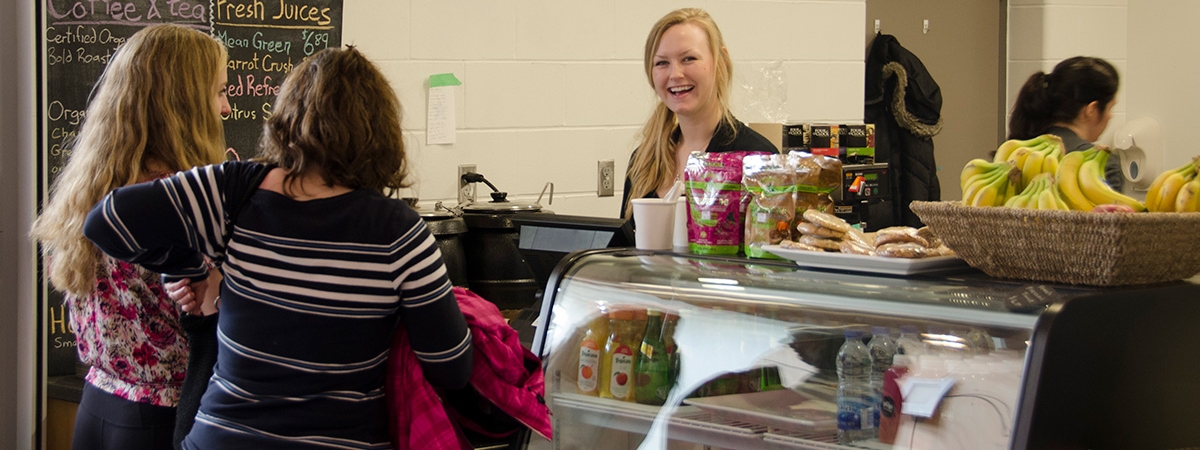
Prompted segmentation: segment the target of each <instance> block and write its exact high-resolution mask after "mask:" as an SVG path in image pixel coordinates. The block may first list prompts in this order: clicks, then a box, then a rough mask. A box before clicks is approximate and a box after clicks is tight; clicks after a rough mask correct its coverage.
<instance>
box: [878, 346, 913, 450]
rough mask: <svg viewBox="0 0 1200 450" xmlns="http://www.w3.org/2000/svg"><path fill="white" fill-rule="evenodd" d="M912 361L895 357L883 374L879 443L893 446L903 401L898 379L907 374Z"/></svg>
mask: <svg viewBox="0 0 1200 450" xmlns="http://www.w3.org/2000/svg"><path fill="white" fill-rule="evenodd" d="M913 362H914V361H913V360H912V357H911V356H908V355H896V356H895V357H894V358H893V359H892V367H890V368H888V370H887V372H884V374H883V388H882V398H881V399H880V400H879V442H880V443H883V444H894V443H895V442H896V432H897V430H899V428H900V411H901V408H902V407H903V403H904V399H903V398H902V396H901V395H900V382H899V380H900V378H902V377H904V375H905V374H907V373H908V368H909V366H911V365H912V363H913Z"/></svg>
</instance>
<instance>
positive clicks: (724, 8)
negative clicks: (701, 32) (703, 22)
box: [708, 1, 866, 62]
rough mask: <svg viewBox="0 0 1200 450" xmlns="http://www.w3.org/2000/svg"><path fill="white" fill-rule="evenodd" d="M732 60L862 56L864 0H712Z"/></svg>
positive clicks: (851, 58) (850, 58)
mask: <svg viewBox="0 0 1200 450" xmlns="http://www.w3.org/2000/svg"><path fill="white" fill-rule="evenodd" d="M708 11H709V13H710V14H712V16H713V19H715V20H716V21H717V24H718V26H720V27H721V34H723V35H724V37H725V44H726V46H727V47H728V48H729V54H730V56H731V57H732V58H733V59H734V60H758V61H762V60H767V61H772V60H801V61H860V62H861V61H862V60H863V52H864V50H863V49H864V48H865V47H866V38H865V37H864V33H863V22H864V21H863V20H862V18H863V17H865V15H866V5H865V3H848V2H841V3H824V2H821V3H818V2H802V3H801V2H796V3H780V2H751V1H713V2H710V3H709V9H708Z"/></svg>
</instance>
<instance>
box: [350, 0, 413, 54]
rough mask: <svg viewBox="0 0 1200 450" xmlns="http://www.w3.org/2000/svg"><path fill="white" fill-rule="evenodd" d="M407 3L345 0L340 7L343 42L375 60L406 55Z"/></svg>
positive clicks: (407, 36) (400, 1) (407, 30)
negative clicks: (346, 0)
mask: <svg viewBox="0 0 1200 450" xmlns="http://www.w3.org/2000/svg"><path fill="white" fill-rule="evenodd" d="M409 3H410V0H395V1H386V2H372V3H367V2H362V1H351V2H346V3H345V4H344V6H343V10H342V12H343V16H342V23H343V26H342V43H343V44H352V45H357V46H358V49H359V51H361V52H363V54H364V55H367V57H368V58H371V59H373V60H375V61H383V60H393V59H407V58H408V57H409V43H410V42H409V34H408V33H409V31H410V29H411V28H410V27H408V26H407V24H408V23H409V22H411V17H410V15H409V11H410V9H409ZM349 24H353V26H349ZM396 24H405V26H396Z"/></svg>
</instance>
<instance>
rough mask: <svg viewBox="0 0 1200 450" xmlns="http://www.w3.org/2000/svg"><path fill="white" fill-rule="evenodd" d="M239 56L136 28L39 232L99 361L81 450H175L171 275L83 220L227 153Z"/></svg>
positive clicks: (89, 388) (74, 318) (84, 353)
mask: <svg viewBox="0 0 1200 450" xmlns="http://www.w3.org/2000/svg"><path fill="white" fill-rule="evenodd" d="M227 58H228V54H227V53H226V50H225V47H224V46H222V45H221V44H220V43H219V42H218V41H217V40H216V39H214V38H212V37H211V36H209V35H207V34H205V33H203V32H200V31H197V30H195V29H191V28H188V27H184V26H180V25H153V26H149V27H146V28H144V29H142V30H140V31H138V32H137V33H134V34H133V36H131V37H130V38H129V40H128V41H126V42H125V43H123V44H122V45H121V46H120V47H119V48H118V50H117V52H116V54H115V55H114V56H113V58H112V59H111V60H110V61H109V63H108V66H107V68H106V69H105V71H104V73H103V74H102V75H101V76H100V79H99V81H98V82H97V84H96V88H95V98H94V99H93V100H92V101H91V103H90V104H89V105H88V108H87V113H86V116H85V119H84V122H83V125H82V126H81V128H80V130H79V133H78V135H77V136H76V138H75V140H74V142H73V143H72V144H71V146H70V148H71V157H70V159H69V161H68V162H67V164H66V166H65V167H64V169H63V172H62V173H61V174H60V175H59V176H58V178H57V179H56V180H55V182H54V185H53V186H52V187H51V192H50V200H49V202H48V203H46V205H45V206H44V208H43V209H42V213H41V216H40V217H39V218H38V219H37V221H36V222H35V223H34V226H33V229H32V231H31V233H30V235H31V237H33V238H34V239H36V240H37V241H39V242H40V243H41V245H42V251H43V253H44V255H45V256H46V258H47V266H48V272H49V277H50V281H51V283H53V285H54V287H55V288H57V289H58V290H60V291H62V292H63V293H64V294H65V298H66V305H67V308H68V311H69V313H70V320H71V325H72V327H73V329H74V331H75V334H76V338H77V343H78V347H77V349H78V352H79V357H80V359H81V360H82V361H83V362H84V363H87V364H88V365H90V366H91V369H90V370H89V371H88V374H87V377H86V381H87V384H86V386H85V387H84V392H83V397H82V400H81V401H80V405H79V410H78V413H77V415H76V421H75V432H74V437H73V439H74V443H73V448H75V449H76V450H79V449H130V448H140V449H169V448H172V445H171V437H172V433H173V431H174V423H175V406H176V402H177V401H178V399H179V393H180V388H181V385H182V382H183V379H184V372H185V368H186V367H187V361H188V344H187V339H186V337H185V335H184V332H183V330H182V328H181V325H180V321H179V313H178V311H177V308H176V307H175V304H174V302H172V301H171V300H170V299H169V298H168V297H167V295H166V293H165V292H164V289H163V285H162V282H161V280H160V277H159V274H157V273H152V272H150V271H147V270H145V269H143V268H141V267H138V266H136V265H133V264H129V263H126V262H120V261H117V260H115V259H113V258H110V257H108V256H105V255H104V254H102V253H101V252H100V250H98V249H97V248H96V247H95V246H94V245H93V244H92V243H91V242H90V241H88V239H87V238H85V237H84V235H83V224H84V219H85V218H86V217H87V214H88V212H89V211H90V210H91V209H92V207H93V206H95V205H96V203H98V202H99V201H100V199H102V198H103V197H104V196H105V195H106V194H108V193H109V192H110V191H112V190H113V189H116V188H118V187H121V186H128V185H132V184H135V183H138V182H142V181H147V180H153V179H156V178H160V177H163V176H166V175H169V174H173V173H175V172H177V171H180V170H186V169H190V168H192V167H195V166H201V165H207V164H213V163H218V162H220V161H222V160H223V155H224V146H225V134H224V128H223V125H222V123H221V116H222V115H226V114H229V102H228V100H227V99H226V97H225V84H226V79H227V78H226V72H225V65H226V61H227ZM142 213H143V214H146V215H155V214H167V213H168V212H167V211H143V212H142Z"/></svg>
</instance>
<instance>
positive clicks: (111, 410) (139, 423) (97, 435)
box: [71, 383, 175, 450]
mask: <svg viewBox="0 0 1200 450" xmlns="http://www.w3.org/2000/svg"><path fill="white" fill-rule="evenodd" d="M174 431H175V408H172V407H169V406H154V405H151V404H149V403H138V402H132V401H129V400H125V399H123V398H120V397H117V396H115V395H112V394H109V393H107V392H104V391H102V390H100V388H97V387H95V386H92V384H91V383H88V384H85V385H84V387H83V398H82V399H81V400H80V401H79V411H78V412H77V413H76V415H75V435H74V437H73V439H72V440H71V448H72V450H126V449H146V450H158V449H162V450H170V449H171V436H172V434H173V433H174Z"/></svg>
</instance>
